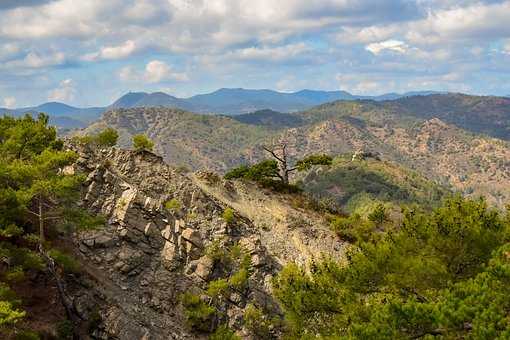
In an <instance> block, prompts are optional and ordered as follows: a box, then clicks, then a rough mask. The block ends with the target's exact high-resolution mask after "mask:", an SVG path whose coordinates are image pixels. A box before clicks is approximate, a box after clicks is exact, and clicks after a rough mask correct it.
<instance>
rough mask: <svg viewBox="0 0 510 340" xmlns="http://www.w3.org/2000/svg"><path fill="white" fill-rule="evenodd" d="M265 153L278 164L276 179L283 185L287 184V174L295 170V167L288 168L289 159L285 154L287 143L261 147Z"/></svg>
mask: <svg viewBox="0 0 510 340" xmlns="http://www.w3.org/2000/svg"><path fill="white" fill-rule="evenodd" d="M262 148H263V149H264V150H265V151H267V152H268V153H269V154H271V156H272V157H273V158H274V159H276V161H277V162H278V170H279V171H278V173H277V174H276V175H277V176H278V178H280V180H281V181H282V182H283V183H284V184H289V174H290V173H291V172H293V171H295V170H297V167H296V166H293V167H290V166H289V159H288V153H287V142H280V143H278V144H277V145H273V146H271V147H267V146H263V147H262Z"/></svg>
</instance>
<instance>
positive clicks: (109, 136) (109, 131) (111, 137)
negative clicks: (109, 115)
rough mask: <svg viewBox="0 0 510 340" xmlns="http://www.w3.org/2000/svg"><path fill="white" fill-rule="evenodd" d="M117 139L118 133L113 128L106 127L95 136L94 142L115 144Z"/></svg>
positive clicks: (102, 144) (104, 144) (100, 144)
mask: <svg viewBox="0 0 510 340" xmlns="http://www.w3.org/2000/svg"><path fill="white" fill-rule="evenodd" d="M118 139H119V133H118V132H117V130H115V129H113V128H106V129H104V130H103V131H101V132H100V133H98V134H97V136H96V142H97V144H98V145H99V146H115V145H116V144H117V140H118Z"/></svg>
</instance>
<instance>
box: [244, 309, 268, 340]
mask: <svg viewBox="0 0 510 340" xmlns="http://www.w3.org/2000/svg"><path fill="white" fill-rule="evenodd" d="M244 324H245V326H246V328H247V329H248V330H249V331H250V333H251V334H252V335H254V336H256V337H258V338H260V339H270V338H271V322H270V320H267V318H266V316H265V315H264V313H263V312H262V311H261V310H260V309H258V308H257V307H255V306H254V305H253V304H249V305H248V306H246V309H245V311H244Z"/></svg>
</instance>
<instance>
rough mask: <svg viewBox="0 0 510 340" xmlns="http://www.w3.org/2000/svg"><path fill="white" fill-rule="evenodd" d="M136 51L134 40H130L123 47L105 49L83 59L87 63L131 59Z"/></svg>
mask: <svg viewBox="0 0 510 340" xmlns="http://www.w3.org/2000/svg"><path fill="white" fill-rule="evenodd" d="M135 50H136V44H135V42H134V41H133V40H128V41H126V42H125V43H123V44H122V45H118V46H108V47H103V48H101V50H100V51H99V52H95V53H89V54H86V55H84V56H83V57H82V60H85V61H95V60H115V59H123V58H126V57H129V56H130V55H131V54H133V52H134V51H135Z"/></svg>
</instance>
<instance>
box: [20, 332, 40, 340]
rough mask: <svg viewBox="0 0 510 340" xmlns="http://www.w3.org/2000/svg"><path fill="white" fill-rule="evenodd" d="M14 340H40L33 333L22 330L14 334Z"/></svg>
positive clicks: (37, 335)
mask: <svg viewBox="0 0 510 340" xmlns="http://www.w3.org/2000/svg"><path fill="white" fill-rule="evenodd" d="M15 339H16V340H40V339H41V337H40V336H39V334H37V333H36V332H33V331H28V330H24V331H21V332H19V333H18V334H16V337H15Z"/></svg>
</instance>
